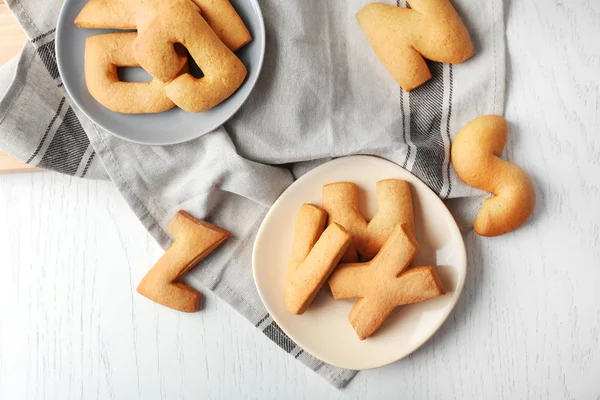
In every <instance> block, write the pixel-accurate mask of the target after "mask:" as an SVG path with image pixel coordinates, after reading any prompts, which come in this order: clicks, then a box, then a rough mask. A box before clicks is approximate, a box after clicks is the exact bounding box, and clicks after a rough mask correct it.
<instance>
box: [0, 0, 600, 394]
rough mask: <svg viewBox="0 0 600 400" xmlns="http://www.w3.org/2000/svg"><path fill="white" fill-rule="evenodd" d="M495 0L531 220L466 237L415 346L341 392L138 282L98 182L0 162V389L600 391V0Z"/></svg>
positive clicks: (148, 260) (147, 251)
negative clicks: (434, 323)
mask: <svg viewBox="0 0 600 400" xmlns="http://www.w3.org/2000/svg"><path fill="white" fill-rule="evenodd" d="M510 3H511V4H509V5H507V21H508V23H507V36H508V50H509V55H510V62H509V64H508V71H509V74H508V77H509V80H508V103H507V110H506V117H507V118H508V120H509V121H510V122H511V133H510V135H509V137H510V139H509V143H508V146H507V148H508V157H509V159H510V160H512V161H514V162H516V163H517V164H519V165H521V166H523V167H524V168H525V169H526V170H527V171H529V172H530V173H531V174H532V176H533V177H534V179H535V182H536V185H537V188H538V205H537V207H536V210H535V215H534V217H533V220H532V222H531V223H530V224H529V225H527V227H525V228H523V229H521V230H519V231H517V232H516V233H514V234H511V235H506V236H503V237H500V238H495V239H485V238H480V237H477V236H476V235H474V234H472V233H471V234H469V235H468V236H467V238H466V242H467V248H468V256H469V272H468V279H467V284H466V288H465V291H464V293H463V295H462V298H461V300H460V301H459V303H458V306H457V308H456V309H455V311H454V313H453V314H452V316H451V318H450V319H449V320H448V321H447V322H446V323H445V324H444V326H443V327H442V329H441V330H440V331H439V332H438V333H437V334H436V335H435V336H434V338H433V339H432V340H430V341H429V342H428V343H427V344H426V345H425V346H423V347H422V348H421V349H420V350H418V351H417V352H416V353H414V354H413V355H412V356H410V357H408V358H407V359H405V360H403V361H400V362H397V363H395V364H393V365H390V366H388V367H385V368H381V369H377V370H372V371H365V372H361V373H360V374H359V375H358V376H357V377H356V379H355V380H354V381H353V382H352V383H351V384H350V385H349V386H348V387H347V388H346V389H345V390H343V391H341V392H340V391H337V390H335V389H332V388H331V387H330V386H329V384H327V383H326V382H325V381H323V380H322V379H321V378H320V377H318V376H317V375H316V374H314V373H313V372H312V371H310V370H308V369H307V368H305V367H304V366H302V365H301V364H300V363H298V362H296V361H294V360H293V359H291V358H290V357H289V356H288V355H287V354H286V353H284V352H283V351H281V350H280V349H279V348H277V347H276V346H275V345H274V344H272V343H271V342H270V341H269V340H267V339H266V338H265V337H263V335H262V334H261V333H260V332H258V331H257V330H255V329H254V328H253V327H252V326H251V325H250V324H249V323H247V322H246V321H245V320H244V318H243V317H241V316H239V315H238V314H237V313H236V312H235V311H233V310H232V309H231V308H230V307H229V306H228V305H227V304H225V303H223V302H221V301H220V300H218V299H216V298H215V297H214V296H212V295H210V294H208V295H207V299H206V308H205V309H204V311H203V312H200V313H196V314H193V315H184V314H178V313H175V312H172V311H170V310H167V309H165V308H162V307H159V306H155V305H154V304H152V303H151V302H149V301H147V300H146V299H144V298H142V297H141V296H139V295H136V294H135V292H134V289H135V286H136V284H137V282H138V281H139V280H140V279H141V277H142V276H143V275H144V274H145V272H146V271H147V268H148V267H149V266H150V265H152V264H153V262H154V261H155V260H156V259H157V258H158V257H159V255H160V254H161V251H160V249H159V248H158V246H157V245H156V244H155V243H154V241H153V240H152V239H151V238H150V237H149V236H148V235H147V234H146V233H145V231H144V229H143V227H142V226H141V224H140V223H139V222H138V221H137V220H136V218H135V217H134V216H133V214H132V213H131V212H130V211H129V210H128V208H127V206H126V204H125V202H124V201H123V200H122V199H121V198H120V196H119V194H118V193H117V191H116V190H115V189H114V188H113V187H112V186H111V185H110V184H109V183H105V182H92V181H87V180H79V179H72V178H68V177H64V176H60V175H58V174H55V173H49V172H42V173H36V174H20V175H3V176H0V224H1V225H2V228H3V229H2V230H0V257H1V258H0V399H26V398H27V399H34V398H40V399H41V398H44V399H67V398H86V399H92V398H102V399H105V398H115V399H137V398H141V399H158V398H165V399H167V398H168V399H179V398H190V399H191V398H204V399H212V398H214V399H217V398H227V399H237V398H279V399H283V398H285V399H288V398H290V399H291V398H319V399H321V398H323V399H325V398H328V399H329V398H351V399H359V398H360V399H364V398H373V399H382V398H399V397H400V398H476V399H484V398H500V397H502V398H509V399H513V398H543V399H546V398H557V399H563V398H576V399H600V228H599V223H600V132H599V129H600V112H599V108H600V2H599V1H597V0H589V1H584V0H574V1H560V0H558V1H555V2H552V4H551V2H550V1H549V0H521V1H516V0H513V1H511V2H510Z"/></svg>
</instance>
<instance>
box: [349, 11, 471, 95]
mask: <svg viewBox="0 0 600 400" xmlns="http://www.w3.org/2000/svg"><path fill="white" fill-rule="evenodd" d="M407 1H408V3H409V4H410V6H411V7H412V9H407V8H401V7H395V6H390V5H386V4H380V3H370V4H368V5H367V6H366V7H365V8H363V9H362V10H361V11H359V12H358V13H357V14H356V18H357V19H358V23H359V24H360V26H361V28H362V29H363V31H364V32H365V35H366V36H367V39H368V40H369V43H370V44H371V47H372V48H373V50H374V51H375V54H376V55H377V57H378V58H379V60H380V61H381V62H382V63H383V65H384V66H385V68H386V69H387V70H388V71H389V72H390V74H391V75H392V76H393V77H394V79H395V80H396V82H398V84H399V85H400V86H401V87H402V89H404V90H406V91H411V90H413V89H414V88H416V87H418V86H421V85H422V84H423V83H425V82H427V81H428V80H429V79H431V72H430V71H429V68H428V67H427V63H426V62H425V60H424V58H423V57H425V58H427V59H429V60H432V61H438V62H444V63H451V64H459V63H462V62H464V61H466V60H467V59H469V58H470V57H471V56H473V54H474V53H475V50H474V48H473V43H472V42H471V38H470V36H469V32H468V31H467V28H466V27H465V25H464V24H463V22H462V20H461V19H460V16H459V15H458V13H457V12H456V10H455V9H454V7H452V4H450V1H449V0H407Z"/></svg>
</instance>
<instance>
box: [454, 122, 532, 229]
mask: <svg viewBox="0 0 600 400" xmlns="http://www.w3.org/2000/svg"><path fill="white" fill-rule="evenodd" d="M507 131H508V127H507V125H506V120H505V119H504V118H502V117H500V116H497V115H485V116H483V117H479V118H477V119H474V120H473V121H471V122H469V123H468V124H467V125H465V126H464V127H463V128H462V129H461V130H460V131H459V132H458V134H457V135H456V138H455V139H454V142H453V143H452V165H453V166H454V169H455V170H456V173H457V174H458V176H459V177H460V178H461V179H462V180H463V181H465V182H466V183H468V184H469V185H471V186H474V187H476V188H479V189H483V190H485V191H487V192H490V193H493V194H495V196H494V197H492V198H489V199H487V200H485V201H484V202H483V205H482V206H481V209H480V210H479V212H478V213H477V217H476V218H475V223H474V224H473V228H474V229H475V232H477V233H478V234H479V235H482V236H498V235H502V234H505V233H507V232H511V231H514V230H515V229H517V228H518V227H520V226H521V225H523V224H524V223H525V222H526V221H527V219H528V218H529V216H530V215H531V214H532V213H533V208H534V207H535V188H534V186H533V182H532V181H531V178H530V177H529V175H527V173H526V172H525V171H523V170H522V169H521V168H519V167H518V166H516V165H514V164H511V163H510V162H508V161H504V160H502V159H501V158H499V157H498V156H499V155H500V153H502V149H504V145H505V144H506V134H507Z"/></svg>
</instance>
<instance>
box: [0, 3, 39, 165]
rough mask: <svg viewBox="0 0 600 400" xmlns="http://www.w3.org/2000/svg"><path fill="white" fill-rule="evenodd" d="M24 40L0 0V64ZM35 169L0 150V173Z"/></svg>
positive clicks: (21, 32) (5, 60)
mask: <svg viewBox="0 0 600 400" xmlns="http://www.w3.org/2000/svg"><path fill="white" fill-rule="evenodd" d="M24 42H25V34H24V33H23V31H22V30H21V28H20V27H19V24H18V23H17V21H16V20H15V19H14V18H13V16H12V15H11V13H10V12H9V11H8V7H6V4H4V2H0V66H2V65H4V64H5V63H6V62H7V61H8V60H10V59H11V58H13V57H14V56H15V55H16V54H17V53H18V52H19V50H21V47H23V43H24ZM36 170H37V169H36V168H34V167H32V166H31V165H27V164H24V163H22V162H21V161H19V160H15V159H14V158H12V157H11V156H9V155H7V154H5V153H3V152H2V151H0V174H1V173H8V172H32V171H36Z"/></svg>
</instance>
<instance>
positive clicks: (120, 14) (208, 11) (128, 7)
mask: <svg viewBox="0 0 600 400" xmlns="http://www.w3.org/2000/svg"><path fill="white" fill-rule="evenodd" d="M193 2H194V4H196V5H197V6H198V7H200V10H201V12H202V15H203V16H204V18H205V19H206V21H207V22H208V24H209V25H210V27H211V28H212V29H213V30H214V31H215V33H216V34H217V36H218V37H219V38H220V39H221V40H222V41H223V43H225V44H226V45H227V47H229V48H230V49H231V50H232V51H236V50H237V49H239V48H241V47H243V46H245V45H246V44H248V43H250V41H251V40H252V36H250V32H248V28H246V25H244V22H243V21H242V19H241V18H240V16H239V15H238V14H237V12H236V11H235V9H234V8H233V6H232V5H231V3H229V0H193ZM168 3H169V0H90V1H89V2H88V3H87V4H86V5H85V6H84V7H83V9H82V10H81V11H80V12H79V15H77V18H76V19H75V25H77V26H78V27H80V28H102V29H137V27H138V26H140V25H145V24H146V21H145V20H146V19H147V18H148V17H147V14H148V13H151V14H156V12H157V10H158V9H159V8H160V7H161V6H163V5H167V4H168Z"/></svg>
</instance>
